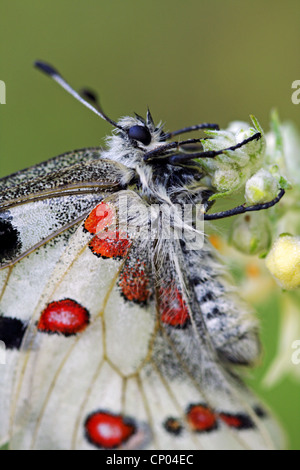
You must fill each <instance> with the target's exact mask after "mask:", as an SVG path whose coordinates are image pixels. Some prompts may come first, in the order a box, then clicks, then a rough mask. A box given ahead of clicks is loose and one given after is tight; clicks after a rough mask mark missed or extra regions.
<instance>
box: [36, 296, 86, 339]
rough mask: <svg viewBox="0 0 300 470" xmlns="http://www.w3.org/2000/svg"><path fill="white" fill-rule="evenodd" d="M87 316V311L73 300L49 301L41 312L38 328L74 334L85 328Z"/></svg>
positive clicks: (49, 331) (67, 334) (46, 331)
mask: <svg viewBox="0 0 300 470" xmlns="http://www.w3.org/2000/svg"><path fill="white" fill-rule="evenodd" d="M89 317H90V315H89V313H88V311H87V310H86V309H85V308H83V307H82V306H81V305H80V304H78V303H77V302H75V300H71V299H63V300H59V301H57V302H51V303H50V304H49V305H48V306H47V307H46V308H45V310H43V312H42V314H41V317H40V320H39V322H38V330H39V331H43V332H45V333H61V334H63V335H65V336H70V335H74V334H76V333H79V332H80V331H83V330H84V329H85V328H86V326H87V325H88V323H89Z"/></svg>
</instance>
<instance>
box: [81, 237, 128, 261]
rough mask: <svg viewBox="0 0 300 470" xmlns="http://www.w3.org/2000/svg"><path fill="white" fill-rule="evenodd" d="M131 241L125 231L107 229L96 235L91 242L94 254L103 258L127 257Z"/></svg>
mask: <svg viewBox="0 0 300 470" xmlns="http://www.w3.org/2000/svg"><path fill="white" fill-rule="evenodd" d="M130 246H131V241H130V240H129V239H128V238H127V236H126V234H125V233H119V231H118V230H116V231H115V232H112V231H105V232H102V233H101V234H98V235H96V236H95V237H94V238H93V239H92V240H91V241H90V243H89V247H90V249H91V250H92V252H93V254H94V255H96V256H99V257H102V258H125V256H126V255H127V253H128V251H129V248H130Z"/></svg>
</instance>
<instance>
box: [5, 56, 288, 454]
mask: <svg viewBox="0 0 300 470" xmlns="http://www.w3.org/2000/svg"><path fill="white" fill-rule="evenodd" d="M36 66H37V67H38V68H39V69H40V70H42V71H43V72H45V73H46V74H47V75H49V76H50V77H51V78H52V79H54V80H55V81H56V82H57V83H58V84H60V85H61V86H62V87H63V88H64V89H65V90H66V91H68V92H69V93H71V94H72V95H73V96H74V97H75V98H77V99H78V100H79V101H81V102H82V103H83V104H84V105H85V106H87V107H88V108H90V109H91V110H92V111H93V112H95V113H96V114H97V115H99V116H100V117H102V118H103V119H105V120H106V121H108V122H109V123H110V124H111V125H112V126H113V128H114V130H113V133H112V135H111V136H110V137H109V138H108V139H107V148H106V149H104V150H103V149H101V148H98V147H94V148H86V149H82V150H76V151H73V152H68V153H65V154H63V155H60V156H57V157H54V158H52V159H50V160H48V161H46V162H43V163H41V164H39V165H36V166H33V167H31V168H27V169H25V170H23V171H19V172H17V173H15V174H13V175H11V176H8V177H6V178H2V179H1V180H0V259H1V270H0V340H1V341H3V343H4V344H5V347H6V365H5V366H4V365H0V407H1V408H0V410H1V419H0V443H2V444H3V443H4V442H9V444H10V446H11V448H13V449H269V448H274V447H275V448H277V447H280V445H281V431H280V428H279V426H278V425H277V423H276V422H275V420H274V419H273V417H272V416H271V415H270V413H269V411H268V410H267V409H266V408H265V407H264V406H263V405H262V404H261V403H260V402H259V401H258V399H257V398H256V397H255V396H254V395H253V394H252V393H251V392H250V391H249V390H248V388H247V387H246V386H245V385H244V383H243V380H242V378H241V374H242V372H239V371H238V370H239V369H238V366H240V368H242V367H244V368H247V367H248V366H250V365H251V364H253V363H255V361H256V359H257V357H258V356H259V353H260V343H259V339H258V325H257V321H256V319H255V315H254V314H253V312H252V311H251V309H250V307H249V306H248V305H247V304H246V303H244V302H243V301H242V300H241V299H240V298H239V296H238V294H237V293H236V291H235V289H234V287H233V284H232V281H231V280H230V278H229V277H228V274H227V273H226V269H225V268H224V266H223V264H222V262H221V260H220V259H219V258H218V255H217V254H216V252H215V251H214V249H213V247H212V246H211V245H210V243H209V241H208V239H207V237H206V236H205V235H204V234H203V231H201V230H200V229H199V228H198V227H197V226H195V220H194V218H193V217H194V216H193V211H194V209H195V208H197V207H198V206H199V205H200V207H201V211H200V212H201V214H202V216H204V219H206V220H210V219H211V220H212V219H217V218H222V217H226V216H230V215H234V214H239V213H243V212H247V211H251V210H261V209H267V208H268V207H270V206H271V205H274V204H275V203H277V202H278V201H279V199H280V198H281V197H282V196H283V193H284V191H283V190H282V191H280V193H279V194H278V196H277V198H275V199H274V200H273V201H270V202H269V203H266V204H260V205H257V206H249V207H246V206H244V205H242V206H238V207H236V208H234V209H231V210H229V211H224V212H219V213H210V212H209V211H210V209H211V207H212V203H211V201H210V196H211V195H212V194H213V190H212V188H211V187H209V186H208V185H207V184H204V182H203V177H204V176H205V175H204V174H203V170H202V169H201V167H200V166H199V165H198V164H197V160H196V159H198V158H202V157H205V158H214V157H215V156H217V155H220V154H222V152H223V151H226V150H232V151H234V150H235V149H237V148H241V147H242V146H246V145H248V143H249V142H251V141H254V140H259V139H260V138H261V135H260V133H256V134H254V135H253V136H251V137H250V138H248V139H245V140H244V141H243V142H241V143H239V144H237V145H235V146H232V147H230V148H229V149H223V150H213V151H204V150H203V148H202V150H201V147H200V148H199V142H200V139H187V140H183V141H177V140H175V141H174V137H176V136H178V135H180V134H183V133H187V132H190V131H194V130H200V129H218V126H217V125H216V124H208V123H207V124H199V125H195V126H190V127H186V128H183V129H179V130H177V131H174V132H166V131H164V129H163V126H162V125H161V124H159V125H157V126H156V125H155V124H154V121H153V118H152V116H151V114H150V111H149V110H148V112H147V115H146V119H144V118H142V117H140V116H139V115H135V116H134V117H124V118H122V119H120V120H119V121H118V122H114V121H113V120H112V119H110V118H109V117H108V116H107V115H106V114H105V113H104V112H103V110H102V108H101V106H100V104H99V103H98V102H97V99H96V97H95V96H94V95H93V94H92V93H91V92H88V91H85V92H83V93H81V94H79V93H77V92H76V91H75V90H73V88H71V86H70V85H69V84H68V83H67V82H66V81H65V80H64V79H63V78H62V76H61V75H60V74H59V72H58V71H57V70H55V69H54V68H53V67H52V66H50V65H48V64H46V63H44V62H41V61H39V62H36ZM185 206H188V208H190V209H191V210H190V212H189V215H188V217H185V218H184V221H183V222H182V219H183V215H182V214H183V212H182V208H183V207H185ZM198 216H199V214H198ZM198 216H197V217H198ZM195 237H196V242H197V240H198V238H199V237H200V238H199V240H200V239H201V240H202V243H200V242H199V240H198V242H199V243H198V242H197V243H196V245H195V244H193V243H192V244H191V240H194V238H195ZM197 237H198V238H197ZM201 240H200V241H201Z"/></svg>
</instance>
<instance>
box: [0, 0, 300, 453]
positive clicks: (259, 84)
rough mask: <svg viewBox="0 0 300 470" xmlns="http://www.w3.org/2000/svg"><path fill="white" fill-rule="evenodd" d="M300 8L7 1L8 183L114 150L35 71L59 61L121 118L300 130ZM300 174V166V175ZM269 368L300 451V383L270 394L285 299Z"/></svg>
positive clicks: (4, 119) (177, 1) (4, 150)
mask: <svg viewBox="0 0 300 470" xmlns="http://www.w3.org/2000/svg"><path fill="white" fill-rule="evenodd" d="M299 18H300V3H299V1H298V0H286V1H285V2H282V1H277V0H276V1H274V0H273V1H270V0H268V1H257V0H252V1H251V2H249V1H237V0H235V1H234V0H230V1H228V0H226V1H224V0H209V1H208V0H186V1H182V0H160V1H158V0H151V1H149V2H146V1H141V0H139V1H138V0H127V1H116V0H111V1H108V0H106V1H104V0H86V1H85V2H83V1H79V0H59V1H58V0H52V1H51V2H50V1H46V0H43V1H41V0H27V1H26V2H25V1H24V0H14V1H8V0H2V1H1V19H0V53H1V54H0V57H1V72H0V79H1V80H4V81H5V83H6V87H7V97H6V99H7V104H6V105H2V106H1V112H0V119H1V143H0V151H1V153H0V155H1V157H0V158H1V160H0V176H4V175H6V174H9V173H11V172H13V171H16V170H18V169H21V168H22V167H25V166H29V165H32V164H34V163H37V162H40V161H42V160H45V159H47V158H49V157H52V156H54V155H57V154H59V153H62V152H64V151H67V150H73V149H75V148H81V147H86V146H94V145H98V144H101V143H103V137H104V136H105V135H106V134H107V133H109V132H110V130H111V127H110V125H109V124H107V123H106V122H104V121H102V120H101V119H99V118H97V117H96V116H95V115H94V114H93V113H91V112H89V111H88V110H87V109H85V108H84V107H83V106H81V105H80V104H79V103H78V102H76V101H75V100H74V99H72V98H71V97H70V96H68V95H67V94H66V93H65V92H64V91H63V90H61V89H59V87H58V86H57V85H56V84H55V83H54V82H51V81H50V80H49V79H48V78H47V77H45V76H43V75H42V74H41V73H39V72H38V71H37V70H36V69H34V68H33V67H32V63H33V61H34V60H36V59H43V60H45V61H48V62H50V63H52V64H53V65H55V66H56V67H57V68H58V69H59V70H60V71H61V72H62V74H63V76H64V77H65V78H67V79H68V80H69V81H70V82H71V84H72V85H73V86H74V87H75V88H77V89H78V88H81V87H82V86H90V87H92V88H94V89H95V90H97V91H98V92H99V93H100V96H101V102H102V104H103V107H104V109H105V110H106V112H107V114H108V115H109V116H110V117H112V119H118V117H120V116H123V115H126V114H130V113H132V112H134V111H135V112H137V113H139V114H144V113H145V111H146V108H147V106H148V105H149V107H150V109H151V112H152V114H153V117H154V118H155V119H156V120H157V121H159V120H162V121H163V122H166V127H167V128H168V129H176V128H180V127H183V126H187V125H189V124H194V123H198V122H218V123H219V124H220V125H221V126H223V127H224V126H226V125H227V123H228V122H229V121H231V120H237V119H238V120H247V119H248V116H249V114H250V113H253V114H255V115H256V116H257V117H258V119H259V120H260V122H261V124H262V125H263V127H264V128H265V129H267V128H268V123H269V114H270V110H271V108H273V107H277V109H278V111H279V113H280V117H281V119H282V120H286V119H291V120H293V121H294V122H295V123H296V124H297V125H298V127H300V105H299V106H297V105H294V104H292V102H291V93H292V89H291V84H292V82H293V81H294V80H297V79H298V80H299V79H300V63H299V57H300V55H299V44H300V27H299ZM299 171H300V169H299ZM260 318H261V321H262V336H263V342H264V346H265V351H266V353H265V358H264V364H263V365H262V366H261V367H259V368H258V369H257V370H256V372H255V373H254V374H253V375H254V385H255V388H256V389H257V390H258V391H259V392H260V394H261V395H262V396H263V397H264V398H265V400H266V402H267V403H268V404H269V405H270V406H272V407H273V408H274V410H275V411H276V413H277V415H278V416H279V417H280V419H281V421H282V422H283V424H284V426H285V428H286V430H287V434H288V437H289V442H290V444H289V447H290V448H292V449H300V432H299V421H300V399H299V398H300V397H299V391H300V385H299V384H297V383H295V382H293V381H292V379H289V378H287V379H285V380H283V381H282V382H281V383H280V384H279V385H278V386H276V387H275V388H273V389H271V390H268V391H266V390H263V389H262V387H261V385H260V377H262V375H263V373H264V370H265V369H266V367H267V365H268V363H269V362H270V360H271V359H272V357H273V355H274V353H275V347H276V342H277V339H278V336H277V333H278V328H279V327H278V318H279V312H278V302H277V301H276V298H273V300H272V301H270V302H269V303H267V304H265V305H264V306H261V307H260Z"/></svg>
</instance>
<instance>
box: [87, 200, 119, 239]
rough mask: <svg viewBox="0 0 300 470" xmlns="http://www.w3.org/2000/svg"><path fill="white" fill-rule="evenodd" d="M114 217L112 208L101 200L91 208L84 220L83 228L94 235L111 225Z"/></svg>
mask: <svg viewBox="0 0 300 470" xmlns="http://www.w3.org/2000/svg"><path fill="white" fill-rule="evenodd" d="M114 219H115V210H114V208H113V207H112V206H110V205H109V204H106V203H105V202H101V203H100V204H98V206H96V207H95V208H94V209H93V210H92V212H91V213H90V215H89V216H88V218H87V219H86V221H85V222H84V228H85V230H87V232H90V233H91V234H92V235H95V234H96V233H99V232H101V231H102V230H104V229H105V228H106V227H108V226H109V225H111V224H112V223H113V222H114Z"/></svg>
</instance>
